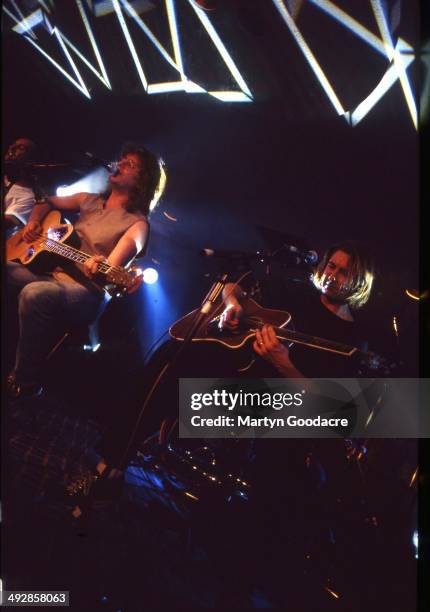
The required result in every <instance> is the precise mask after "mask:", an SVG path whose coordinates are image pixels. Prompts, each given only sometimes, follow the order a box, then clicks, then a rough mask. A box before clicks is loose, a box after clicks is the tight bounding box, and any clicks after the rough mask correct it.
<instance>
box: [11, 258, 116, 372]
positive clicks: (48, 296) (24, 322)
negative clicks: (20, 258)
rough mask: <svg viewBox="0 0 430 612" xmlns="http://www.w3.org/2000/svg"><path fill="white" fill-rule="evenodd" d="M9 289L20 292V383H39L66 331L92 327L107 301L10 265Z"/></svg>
mask: <svg viewBox="0 0 430 612" xmlns="http://www.w3.org/2000/svg"><path fill="white" fill-rule="evenodd" d="M7 280H8V285H9V288H10V289H12V288H14V289H15V291H19V295H18V317H19V339H18V344H17V349H16V360H15V368H14V375H15V377H16V379H17V380H18V381H19V382H20V383H24V384H25V383H33V382H39V381H40V377H41V373H42V370H43V368H44V365H45V361H46V358H47V357H48V355H49V353H50V352H51V350H52V349H53V348H54V346H55V345H56V343H57V342H58V341H59V340H60V339H61V337H62V336H63V335H64V334H65V332H66V331H69V330H70V328H72V327H75V326H79V325H90V324H91V323H94V322H95V321H96V320H97V318H98V317H99V316H100V315H101V314H102V312H103V310H104V307H105V305H106V303H107V301H108V299H107V298H106V297H105V296H104V294H102V293H100V295H99V294H96V293H93V292H91V291H89V290H88V289H87V288H86V287H84V286H83V285H80V284H78V283H74V282H67V281H57V280H55V279H54V278H53V277H52V276H49V275H40V274H34V273H33V272H32V271H31V270H29V268H28V267H26V266H23V265H21V264H18V263H14V262H8V263H7Z"/></svg>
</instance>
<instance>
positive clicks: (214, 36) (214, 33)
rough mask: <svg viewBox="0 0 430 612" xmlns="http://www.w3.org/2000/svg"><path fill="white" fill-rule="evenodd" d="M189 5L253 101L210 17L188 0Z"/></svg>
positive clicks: (244, 91) (237, 80)
mask: <svg viewBox="0 0 430 612" xmlns="http://www.w3.org/2000/svg"><path fill="white" fill-rule="evenodd" d="M188 2H189V4H190V5H191V6H192V8H193V9H194V11H195V13H196V15H197V17H198V18H199V19H200V21H201V23H202V24H203V26H204V28H205V30H206V32H207V33H208V34H209V36H210V37H211V39H212V42H213V43H214V45H215V47H216V48H217V50H218V52H219V54H220V55H221V57H222V58H223V60H224V62H225V64H226V65H227V67H228V69H229V70H230V72H231V74H232V76H233V78H234V80H235V81H236V83H237V84H238V85H239V87H240V89H241V90H242V92H243V93H244V94H245V95H246V96H247V97H248V98H250V99H252V93H251V91H250V89H249V88H248V85H247V84H246V83H245V81H244V79H243V78H242V75H241V74H240V72H239V70H238V68H237V66H236V64H235V63H234V61H233V59H232V57H231V55H230V54H229V52H228V51H227V49H226V47H225V45H224V43H223V42H222V40H221V38H220V37H219V36H218V33H217V31H216V30H215V28H214V27H213V25H212V23H211V22H210V20H209V18H208V16H207V15H206V13H205V12H204V11H203V10H202V9H201V8H200V7H199V6H197V4H195V2H193V0H188ZM208 93H209V94H211V95H214V92H210V91H209V92H208Z"/></svg>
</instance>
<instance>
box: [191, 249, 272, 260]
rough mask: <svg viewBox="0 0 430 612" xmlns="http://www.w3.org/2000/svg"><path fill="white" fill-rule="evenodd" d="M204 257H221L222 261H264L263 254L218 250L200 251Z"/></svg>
mask: <svg viewBox="0 0 430 612" xmlns="http://www.w3.org/2000/svg"><path fill="white" fill-rule="evenodd" d="M199 253H200V255H201V256H202V257H219V258H221V259H262V258H263V257H264V256H265V255H264V254H263V253H259V252H256V253H245V252H242V251H219V250H218V249H216V250H215V249H209V248H206V249H201V250H200V251H199Z"/></svg>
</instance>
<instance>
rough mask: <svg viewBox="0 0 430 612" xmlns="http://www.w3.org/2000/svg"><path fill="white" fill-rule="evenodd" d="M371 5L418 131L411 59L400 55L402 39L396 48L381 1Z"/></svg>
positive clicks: (375, 0)
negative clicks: (410, 79) (410, 70)
mask: <svg viewBox="0 0 430 612" xmlns="http://www.w3.org/2000/svg"><path fill="white" fill-rule="evenodd" d="M370 3H371V5H372V9H373V14H374V15H375V19H376V22H377V24H378V28H379V31H380V33H381V36H382V39H383V41H384V44H385V48H386V52H387V57H388V59H390V60H393V61H394V67H395V69H396V72H397V74H398V78H399V80H400V84H401V86H402V89H403V93H404V96H405V100H406V104H407V105H408V109H409V113H410V115H411V118H412V122H413V124H414V127H415V129H417V128H418V112H417V107H416V105H415V99H414V95H413V93H412V89H411V84H410V83H409V79H408V76H407V74H406V67H407V66H409V64H410V63H411V61H409V62H407V60H408V59H409V57H406V58H405V59H403V56H402V55H401V54H400V53H399V43H400V39H399V41H398V42H397V45H396V48H394V46H393V41H392V38H391V34H390V30H389V28H388V23H387V19H386V16H385V12H384V10H383V8H382V6H381V2H380V0H370ZM400 50H401V45H400ZM412 61H413V58H412ZM405 64H407V65H405Z"/></svg>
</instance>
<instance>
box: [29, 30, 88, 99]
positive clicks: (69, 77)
mask: <svg viewBox="0 0 430 612" xmlns="http://www.w3.org/2000/svg"><path fill="white" fill-rule="evenodd" d="M24 38H25V39H26V40H28V42H29V43H31V44H32V45H33V46H34V47H35V48H36V49H37V50H38V51H39V52H40V53H41V54H42V55H43V56H44V57H46V59H47V60H48V61H49V62H51V64H53V65H54V66H55V67H56V68H57V69H58V70H59V71H60V72H61V73H62V74H63V75H64V76H65V77H66V79H68V80H69V81H70V82H71V83H72V84H73V85H74V86H75V87H77V88H78V89H79V91H80V92H82V93H83V94H84V96H86V97H87V98H90V99H91V96H90V94H89V91H88V89H87V88H86V86H85V84H84V86H83V87H82V86H81V84H80V83H77V82H76V81H75V79H74V78H73V77H71V76H70V74H69V73H68V72H66V71H65V70H64V68H63V67H62V66H60V64H59V63H58V62H56V61H55V60H54V59H52V57H51V56H50V55H48V54H47V53H46V51H44V50H43V49H42V47H40V46H39V45H38V44H36V43H35V42H34V41H33V40H31V38H28V37H27V36H24Z"/></svg>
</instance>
